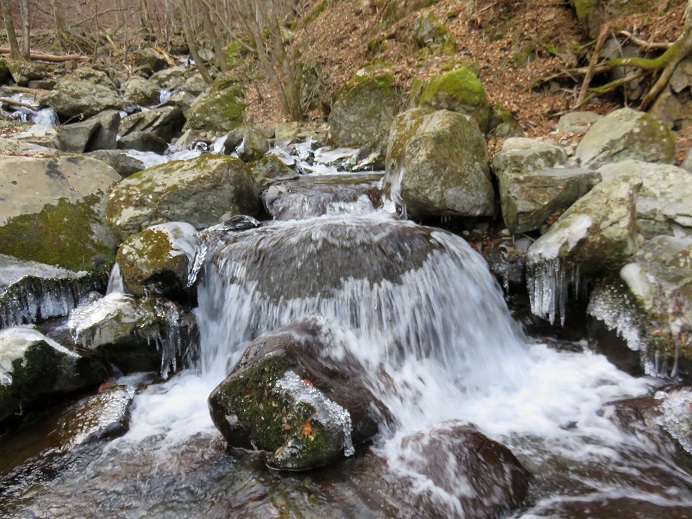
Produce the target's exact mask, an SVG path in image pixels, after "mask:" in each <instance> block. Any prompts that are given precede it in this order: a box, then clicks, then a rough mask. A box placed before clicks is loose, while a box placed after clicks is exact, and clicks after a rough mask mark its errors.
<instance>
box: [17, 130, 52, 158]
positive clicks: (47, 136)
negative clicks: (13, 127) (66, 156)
mask: <svg viewBox="0 0 692 519" xmlns="http://www.w3.org/2000/svg"><path fill="white" fill-rule="evenodd" d="M12 139H14V140H16V141H19V142H24V143H28V144H35V145H37V146H42V147H44V148H51V149H53V150H58V151H63V142H62V140H61V139H60V136H59V135H58V132H57V131H56V130H55V128H52V127H51V126H44V125H42V124H34V125H32V126H29V127H27V128H26V129H25V130H24V131H21V132H19V133H15V134H14V135H13V136H12ZM51 154H53V153H51Z"/></svg>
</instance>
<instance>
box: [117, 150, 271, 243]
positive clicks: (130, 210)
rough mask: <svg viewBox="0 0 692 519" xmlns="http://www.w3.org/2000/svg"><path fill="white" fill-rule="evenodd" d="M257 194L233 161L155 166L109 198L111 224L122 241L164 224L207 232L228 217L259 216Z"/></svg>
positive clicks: (205, 158)
mask: <svg viewBox="0 0 692 519" xmlns="http://www.w3.org/2000/svg"><path fill="white" fill-rule="evenodd" d="M259 206H260V204H259V188H258V186H257V184H256V183H255V181H254V179H253V177H252V173H251V172H250V170H249V169H248V167H247V166H246V165H245V164H244V163H243V162H242V161H241V160H238V159H236V158H233V157H225V156H220V155H212V154H204V155H202V156H200V157H198V158H195V159H190V160H177V161H172V162H168V163H166V164H161V165H160V166H154V167H152V168H149V169H146V170H144V171H141V172H139V173H135V174H134V175H132V176H130V177H128V178H126V179H125V180H123V181H122V182H120V183H119V184H118V185H116V186H115V187H114V188H113V190H112V192H111V193H110V195H109V197H108V201H107V206H106V214H107V216H108V222H109V224H110V225H111V227H112V228H113V229H114V231H115V232H116V233H117V234H118V235H119V236H120V237H121V238H126V237H127V236H129V235H131V234H134V233H136V232H139V231H141V230H142V229H145V228H146V227H149V226H151V225H155V224H158V223H164V222H171V221H172V222H178V221H183V222H188V223H190V224H191V225H193V226H195V227H196V228H202V227H208V226H209V225H213V224H215V223H218V222H219V219H220V218H221V217H222V216H223V215H225V214H227V213H233V214H239V213H242V214H256V213H257V211H258V210H259Z"/></svg>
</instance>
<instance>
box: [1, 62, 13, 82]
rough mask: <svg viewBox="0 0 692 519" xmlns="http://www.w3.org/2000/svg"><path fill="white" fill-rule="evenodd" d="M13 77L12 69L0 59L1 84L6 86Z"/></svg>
mask: <svg viewBox="0 0 692 519" xmlns="http://www.w3.org/2000/svg"><path fill="white" fill-rule="evenodd" d="M11 77H12V73H11V72H10V69H9V68H7V63H6V62H5V60H4V59H0V84H5V83H6V82H7V80H8V79H10V78H11Z"/></svg>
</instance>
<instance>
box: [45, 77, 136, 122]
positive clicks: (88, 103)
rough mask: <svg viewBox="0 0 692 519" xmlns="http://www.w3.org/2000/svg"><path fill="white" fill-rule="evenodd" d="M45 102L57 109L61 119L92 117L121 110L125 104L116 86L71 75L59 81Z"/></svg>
mask: <svg viewBox="0 0 692 519" xmlns="http://www.w3.org/2000/svg"><path fill="white" fill-rule="evenodd" d="M45 103H46V104H47V105H48V106H50V107H51V108H52V109H53V110H55V111H56V113H57V114H58V116H59V117H60V120H61V121H67V120H69V119H73V118H77V117H91V116H93V115H96V114H99V113H100V112H103V111H105V110H111V109H115V110H119V109H121V108H122V107H123V106H124V102H123V100H122V98H121V97H120V96H119V95H118V92H117V91H116V90H115V89H114V88H112V87H109V86H105V85H103V84H97V83H93V82H91V81H87V80H80V79H72V78H71V77H66V78H65V79H62V80H61V81H59V82H58V84H57V85H55V88H54V91H53V94H52V95H50V96H49V97H47V98H46V99H45Z"/></svg>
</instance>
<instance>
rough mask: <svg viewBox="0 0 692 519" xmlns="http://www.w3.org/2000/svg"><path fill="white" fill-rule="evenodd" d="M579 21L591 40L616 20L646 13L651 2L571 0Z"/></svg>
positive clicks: (643, 0)
mask: <svg viewBox="0 0 692 519" xmlns="http://www.w3.org/2000/svg"><path fill="white" fill-rule="evenodd" d="M570 2H571V4H572V5H573V6H574V10H575V12H576V14H577V19H578V20H579V21H580V22H581V23H582V25H583V26H584V29H585V30H586V32H587V33H588V35H589V37H591V38H598V35H599V33H600V32H601V26H602V25H603V24H604V23H606V22H607V21H609V20H612V19H614V18H621V17H624V16H628V15H630V14H637V13H646V12H648V11H649V9H650V8H651V5H652V2H651V1H650V0H634V1H632V0H570Z"/></svg>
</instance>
